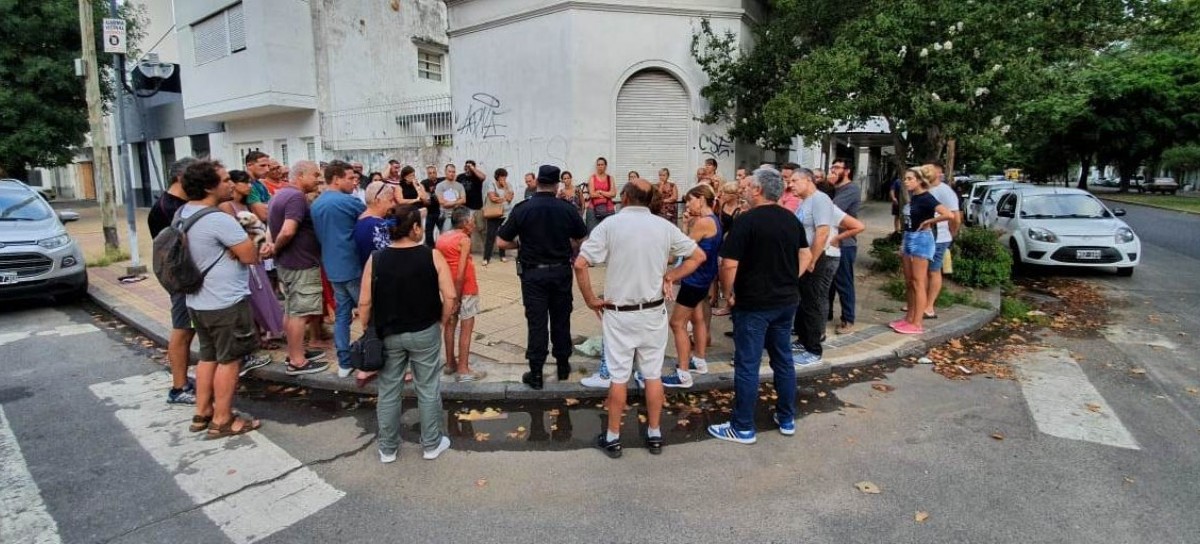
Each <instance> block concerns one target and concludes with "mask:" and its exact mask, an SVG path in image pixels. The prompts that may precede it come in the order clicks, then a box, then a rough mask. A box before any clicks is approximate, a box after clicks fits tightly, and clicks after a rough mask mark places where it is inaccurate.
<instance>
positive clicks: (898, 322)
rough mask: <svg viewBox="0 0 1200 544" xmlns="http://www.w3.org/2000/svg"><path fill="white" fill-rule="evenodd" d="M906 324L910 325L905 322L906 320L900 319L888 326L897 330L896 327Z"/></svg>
mask: <svg viewBox="0 0 1200 544" xmlns="http://www.w3.org/2000/svg"><path fill="white" fill-rule="evenodd" d="M905 323H908V321H905V320H904V318H900V319H897V320H895V321H893V322H891V323H888V326H889V327H891V328H892V329H895V328H896V327H899V326H900V325H902V324H905Z"/></svg>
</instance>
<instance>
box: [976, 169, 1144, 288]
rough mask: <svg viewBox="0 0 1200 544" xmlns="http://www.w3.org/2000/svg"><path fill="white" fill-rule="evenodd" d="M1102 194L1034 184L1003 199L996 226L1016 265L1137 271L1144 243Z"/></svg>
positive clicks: (1122, 272) (1127, 273)
mask: <svg viewBox="0 0 1200 544" xmlns="http://www.w3.org/2000/svg"><path fill="white" fill-rule="evenodd" d="M1123 215H1125V210H1122V209H1119V208H1118V209H1114V210H1109V209H1108V207H1106V206H1105V205H1104V203H1103V202H1101V201H1100V200H1099V199H1098V198H1096V197H1094V196H1092V195H1091V194H1090V193H1088V192H1087V191H1083V190H1080V189H1067V188H1052V187H1032V188H1029V189H1025V190H1022V191H1013V192H1010V193H1008V194H1006V195H1004V196H1003V197H1001V198H1000V202H999V203H998V205H997V210H996V221H995V224H994V226H993V228H995V229H997V230H999V231H1001V232H1002V233H1003V235H1004V242H1005V243H1007V244H1008V247H1009V249H1010V251H1012V256H1013V266H1014V267H1021V266H1023V265H1027V264H1040V265H1048V266H1079V267H1113V266H1115V267H1116V268H1117V275H1119V276H1132V275H1133V268H1134V267H1135V266H1137V265H1138V263H1139V262H1140V260H1141V257H1142V244H1141V241H1140V240H1138V237H1137V234H1135V233H1134V232H1133V229H1131V228H1129V225H1127V224H1125V222H1124V221H1122V220H1120V219H1118V217H1120V216H1123Z"/></svg>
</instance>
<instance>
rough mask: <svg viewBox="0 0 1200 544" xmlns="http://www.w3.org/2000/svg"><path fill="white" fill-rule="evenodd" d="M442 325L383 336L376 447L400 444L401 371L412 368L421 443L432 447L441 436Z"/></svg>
mask: <svg viewBox="0 0 1200 544" xmlns="http://www.w3.org/2000/svg"><path fill="white" fill-rule="evenodd" d="M441 336H442V328H441V326H440V324H439V323H434V324H433V325H432V326H430V327H429V328H428V329H425V330H423V331H420V332H406V333H401V334H393V335H389V336H386V337H384V339H383V346H384V351H385V355H386V360H385V362H384V364H383V370H381V371H380V372H379V399H378V401H377V403H376V405H375V413H376V416H377V418H378V419H379V449H380V450H384V451H394V450H396V449H397V448H399V447H400V412H401V408H400V394H401V392H402V390H403V389H404V373H405V372H407V371H409V370H410V369H411V370H412V373H413V387H415V388H416V391H417V410H418V411H419V412H420V414H421V445H422V446H423V447H425V448H426V449H430V448H436V447H437V446H438V443H439V442H441V440H442V382H441V375H442V360H441V351H442V338H441Z"/></svg>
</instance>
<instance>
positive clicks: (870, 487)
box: [854, 482, 883, 495]
mask: <svg viewBox="0 0 1200 544" xmlns="http://www.w3.org/2000/svg"><path fill="white" fill-rule="evenodd" d="M854 487H856V488H858V490H859V491H862V492H863V493H866V494H868V495H878V494H880V493H882V492H883V490H881V489H879V486H877V485H875V484H874V483H873V482H858V483H856V484H854Z"/></svg>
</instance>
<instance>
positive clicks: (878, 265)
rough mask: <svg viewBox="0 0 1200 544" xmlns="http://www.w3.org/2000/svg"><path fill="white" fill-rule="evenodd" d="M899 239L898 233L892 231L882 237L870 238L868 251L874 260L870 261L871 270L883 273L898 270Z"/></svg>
mask: <svg viewBox="0 0 1200 544" xmlns="http://www.w3.org/2000/svg"><path fill="white" fill-rule="evenodd" d="M901 239H902V237H901V235H900V233H896V232H893V233H891V234H889V235H887V236H884V237H882V238H876V239H874V240H871V249H870V251H869V253H870V255H871V257H872V258H874V259H875V262H873V263H871V270H874V271H875V272H885V273H886V272H899V271H900V241H901Z"/></svg>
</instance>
